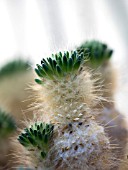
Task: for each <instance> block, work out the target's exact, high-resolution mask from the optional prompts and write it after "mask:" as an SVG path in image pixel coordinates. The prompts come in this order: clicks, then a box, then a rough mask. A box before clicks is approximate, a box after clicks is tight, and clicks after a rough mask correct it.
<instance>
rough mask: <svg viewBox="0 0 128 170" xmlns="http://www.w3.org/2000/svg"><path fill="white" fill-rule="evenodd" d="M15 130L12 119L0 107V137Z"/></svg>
mask: <svg viewBox="0 0 128 170" xmlns="http://www.w3.org/2000/svg"><path fill="white" fill-rule="evenodd" d="M14 130H16V123H15V121H14V119H13V118H12V117H11V116H10V115H8V114H6V113H5V112H3V111H2V110H1V109H0V138H4V137H6V136H8V135H9V134H10V133H12V132H13V131H14Z"/></svg>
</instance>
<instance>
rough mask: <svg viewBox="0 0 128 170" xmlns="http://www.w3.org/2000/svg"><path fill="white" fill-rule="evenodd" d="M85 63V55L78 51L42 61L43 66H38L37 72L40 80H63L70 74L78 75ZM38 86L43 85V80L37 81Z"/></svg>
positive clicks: (59, 54)
mask: <svg viewBox="0 0 128 170" xmlns="http://www.w3.org/2000/svg"><path fill="white" fill-rule="evenodd" d="M82 63H83V54H82V53H80V54H78V53H77V52H76V51H72V52H70V53H69V52H68V51H66V52H64V53H63V54H62V53H61V52H59V53H57V54H52V56H51V57H49V58H47V59H42V61H41V65H39V64H37V68H36V69H35V72H36V73H37V75H38V76H39V77H40V78H46V79H52V80H54V79H56V78H59V79H60V78H63V77H65V76H66V75H68V74H73V73H76V72H77V71H78V70H79V68H80V66H81V64H82ZM35 81H36V82H37V83H38V84H42V80H39V79H36V80H35Z"/></svg>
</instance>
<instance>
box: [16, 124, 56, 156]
mask: <svg viewBox="0 0 128 170" xmlns="http://www.w3.org/2000/svg"><path fill="white" fill-rule="evenodd" d="M53 130H54V126H53V125H52V124H46V123H44V122H43V123H38V122H36V123H35V124H34V125H31V126H30V128H26V129H24V132H23V133H21V134H20V135H19V137H18V141H19V142H20V143H21V144H22V145H23V146H24V147H26V148H27V149H28V150H38V151H39V152H40V156H41V157H42V158H45V157H46V156H47V152H48V149H49V144H50V141H51V138H52V136H53Z"/></svg>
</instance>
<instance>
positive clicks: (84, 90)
mask: <svg viewBox="0 0 128 170" xmlns="http://www.w3.org/2000/svg"><path fill="white" fill-rule="evenodd" d="M83 62H84V59H83V55H82V54H80V55H79V54H78V53H77V52H75V51H74V52H71V53H69V52H65V53H64V54H62V53H61V52H60V53H58V54H55V55H52V57H51V58H48V59H46V60H44V59H43V60H42V62H41V64H42V65H41V66H40V65H37V69H36V73H37V74H38V76H39V77H40V79H36V82H37V83H38V84H40V85H39V86H40V88H39V91H38V97H39V99H38V101H37V103H39V102H41V103H40V105H39V106H37V109H38V110H37V111H38V114H37V119H38V120H39V122H40V125H41V122H47V124H49V125H47V124H45V123H43V124H44V125H46V126H49V127H51V130H50V128H48V130H46V129H47V128H46V126H44V127H43V129H42V128H40V126H39V124H38V123H37V124H36V125H32V124H31V125H30V127H28V128H27V129H26V130H25V131H24V132H23V133H22V134H21V135H20V136H19V138H18V140H19V142H20V143H21V144H22V145H23V146H24V147H25V148H27V150H28V152H27V155H29V156H30V157H31V164H30V167H31V166H33V162H34V166H33V168H35V169H38V170H40V169H43V170H45V169H46V170H71V169H74V170H109V169H111V168H113V167H114V166H115V165H114V161H113V156H112V151H111V149H112V148H111V145H110V143H109V138H108V137H107V136H106V134H105V132H104V127H102V126H100V125H98V123H97V122H96V121H95V114H94V113H95V111H94V110H93V109H92V108H94V107H93V106H95V105H96V104H97V103H98V102H99V100H100V95H99V96H98V93H99V94H100V93H101V91H100V90H98V88H99V87H96V86H95V85H94V84H95V83H96V81H97V80H93V79H92V76H91V74H90V72H89V71H88V70H87V69H86V68H83ZM49 122H50V123H49ZM38 126H39V127H38ZM53 126H54V129H53ZM41 129H42V130H41ZM44 129H45V133H43V131H44ZM50 134H52V135H50ZM46 136H47V142H48V143H47V145H44V140H45V138H46ZM31 146H32V147H31ZM28 148H29V149H28ZM39 155H40V156H39ZM41 155H42V156H41Z"/></svg>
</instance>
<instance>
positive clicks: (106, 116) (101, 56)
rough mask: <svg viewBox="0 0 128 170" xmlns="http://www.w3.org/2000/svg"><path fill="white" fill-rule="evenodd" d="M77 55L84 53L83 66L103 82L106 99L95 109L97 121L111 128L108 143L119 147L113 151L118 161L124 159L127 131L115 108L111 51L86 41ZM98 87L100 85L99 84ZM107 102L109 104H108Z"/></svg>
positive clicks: (122, 116)
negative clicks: (97, 111)
mask: <svg viewBox="0 0 128 170" xmlns="http://www.w3.org/2000/svg"><path fill="white" fill-rule="evenodd" d="M77 52H78V53H79V54H81V53H84V59H85V60H87V62H85V65H86V66H88V67H90V68H91V69H95V72H97V75H98V77H99V76H100V79H101V80H102V81H103V83H102V86H101V88H102V92H103V95H102V96H103V98H105V99H107V100H106V101H105V100H104V101H103V102H102V105H97V106H96V108H99V109H101V113H100V114H99V115H98V116H96V119H97V121H99V122H102V123H103V124H104V125H106V124H107V125H108V126H110V127H112V128H108V130H107V131H106V132H107V134H108V135H109V136H110V137H112V138H111V139H110V142H111V143H112V144H113V143H114V144H117V146H118V147H119V148H118V149H116V150H115V154H116V155H117V157H118V159H122V158H123V157H124V153H125V152H126V150H127V149H126V147H127V136H128V130H127V126H126V124H127V123H126V121H125V117H124V115H123V114H122V113H120V112H118V111H117V109H116V106H115V103H114V102H113V101H114V93H115V89H116V83H117V82H116V77H117V75H116V70H115V68H114V66H113V64H112V63H111V60H110V59H111V57H112V54H113V50H112V49H109V48H108V46H107V45H106V44H104V43H102V42H99V41H95V40H92V41H86V42H85V43H83V44H82V45H81V46H80V47H77ZM99 86H100V84H99ZM108 101H109V102H108Z"/></svg>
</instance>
